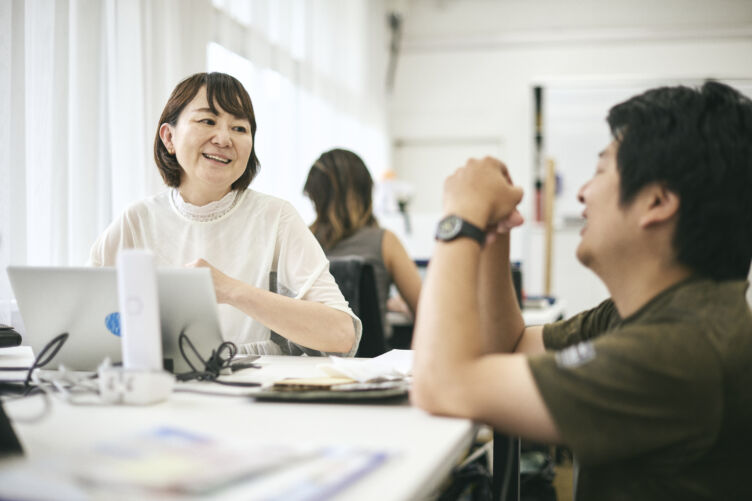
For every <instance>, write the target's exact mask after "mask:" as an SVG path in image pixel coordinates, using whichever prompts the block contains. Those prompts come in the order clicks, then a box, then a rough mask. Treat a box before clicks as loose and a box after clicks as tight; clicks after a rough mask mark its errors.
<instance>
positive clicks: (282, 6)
mask: <svg viewBox="0 0 752 501" xmlns="http://www.w3.org/2000/svg"><path fill="white" fill-rule="evenodd" d="M213 4H214V6H215V8H216V13H215V19H216V22H215V29H214V34H213V40H214V42H215V43H212V44H211V45H210V47H209V52H208V65H209V69H210V70H212V71H223V72H226V73H230V74H232V75H234V76H235V77H236V78H238V79H239V80H240V81H241V82H243V84H244V86H245V87H246V88H247V89H248V91H249V93H250V95H251V99H252V100H253V104H254V108H255V112H256V119H257V123H258V132H257V135H256V147H257V154H258V156H259V160H260V161H261V170H260V174H259V176H258V178H257V179H256V180H254V182H253V184H252V188H254V189H257V190H259V191H263V192H266V193H271V194H273V195H276V196H279V197H281V198H284V199H286V200H289V201H290V202H292V203H293V205H295V207H296V208H297V209H298V211H299V212H300V213H301V215H302V216H303V218H304V219H306V220H308V221H311V220H312V219H313V216H314V214H313V208H312V205H311V204H310V202H309V201H308V200H307V199H306V198H305V197H304V195H303V193H302V190H303V184H304V182H305V178H306V175H307V173H308V169H309V168H310V166H311V165H312V164H313V162H314V161H315V160H316V158H317V157H318V156H319V155H320V154H321V153H323V152H324V151H326V150H329V149H332V148H335V147H342V148H347V149H350V150H353V151H355V152H356V153H358V154H359V155H360V156H361V157H362V158H363V160H364V161H365V163H366V165H368V167H369V168H370V169H371V173H372V174H373V176H374V178H376V179H378V178H379V176H380V174H381V173H382V172H383V171H384V170H386V169H388V168H389V162H390V142H389V137H388V134H387V120H386V110H387V102H386V92H385V86H384V79H385V75H386V63H387V60H386V56H387V51H386V48H387V44H388V40H387V36H386V35H387V33H386V17H385V10H384V3H382V2H373V1H369V0H253V1H250V2H249V1H243V0H213Z"/></svg>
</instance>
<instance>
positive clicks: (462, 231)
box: [436, 214, 486, 245]
mask: <svg viewBox="0 0 752 501" xmlns="http://www.w3.org/2000/svg"><path fill="white" fill-rule="evenodd" d="M460 237H470V238H472V239H473V240H475V241H477V242H478V243H479V244H480V245H483V243H484V242H485V241H486V232H485V231H483V230H482V229H480V228H478V227H477V226H475V225H474V224H472V223H469V222H468V221H465V220H464V219H462V218H461V217H459V216H456V215H454V214H452V215H449V216H446V217H444V218H442V219H441V221H439V225H438V227H437V228H436V240H440V241H442V242H450V241H452V240H455V239H457V238H460Z"/></svg>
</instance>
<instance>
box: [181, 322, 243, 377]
mask: <svg viewBox="0 0 752 501" xmlns="http://www.w3.org/2000/svg"><path fill="white" fill-rule="evenodd" d="M186 345H187V346H188V348H190V349H191V350H192V351H193V354H194V356H195V357H196V358H198V360H200V361H201V365H203V370H198V369H197V368H196V366H194V365H193V364H192V363H191V361H190V359H189V358H188V355H186V349H185V347H186ZM178 347H179V348H180V354H181V355H182V357H183V360H185V362H186V363H187V364H188V367H190V368H191V371H190V372H185V373H183V374H176V375H175V377H176V378H177V380H178V381H191V380H193V379H196V380H198V381H214V380H215V379H217V378H218V377H219V373H220V371H222V370H223V369H227V368H230V362H231V361H232V358H233V357H234V356H235V355H236V354H237V353H238V347H237V346H235V343H233V342H231V341H224V342H223V343H222V344H220V345H219V347H218V348H217V349H216V350H212V352H211V355H210V356H209V359H208V360H204V358H203V357H202V356H201V354H200V353H199V352H198V350H197V349H196V347H195V346H194V345H193V343H192V342H191V339H190V338H189V337H188V336H187V335H186V334H185V332H181V333H180V336H179V337H178ZM225 351H226V352H227V355H225Z"/></svg>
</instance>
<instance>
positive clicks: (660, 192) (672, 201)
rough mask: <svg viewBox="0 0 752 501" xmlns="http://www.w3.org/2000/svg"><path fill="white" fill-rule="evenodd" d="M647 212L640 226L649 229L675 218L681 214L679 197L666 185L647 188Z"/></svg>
mask: <svg viewBox="0 0 752 501" xmlns="http://www.w3.org/2000/svg"><path fill="white" fill-rule="evenodd" d="M643 195H644V196H645V199H644V200H645V206H646V207H645V212H644V213H643V215H642V217H640V226H641V227H643V228H647V227H648V226H652V225H654V224H661V223H665V222H666V221H669V220H670V219H672V218H674V217H675V216H676V215H677V214H678V213H679V196H678V195H677V194H676V193H674V192H673V191H671V190H669V189H668V188H667V187H666V186H665V185H664V184H659V183H655V184H652V185H650V186H648V187H647V188H645V193H644V194H643Z"/></svg>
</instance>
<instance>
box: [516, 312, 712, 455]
mask: <svg viewBox="0 0 752 501" xmlns="http://www.w3.org/2000/svg"><path fill="white" fill-rule="evenodd" d="M529 365H530V369H531V371H532V374H533V377H534V379H535V381H536V384H537V387H538V389H539V391H540V392H541V395H542V397H543V400H544V401H545V403H546V406H547V408H548V410H549V411H550V412H551V415H552V416H553V419H554V422H555V423H556V426H557V428H558V430H559V433H560V435H561V437H562V439H563V442H564V443H565V444H567V445H568V446H570V447H571V448H572V450H573V451H574V453H575V454H576V455H577V457H578V459H579V461H580V462H581V463H583V464H594V463H603V462H608V461H617V460H620V459H625V458H628V457H637V456H639V455H641V454H643V453H647V452H652V453H653V454H658V455H659V456H660V454H661V451H665V452H666V453H669V452H670V453H672V454H676V453H677V452H678V453H681V454H682V455H685V456H688V457H692V455H695V456H697V455H699V454H701V453H702V452H703V451H704V450H706V447H707V446H708V445H709V443H711V441H712V440H714V437H715V436H716V434H717V432H718V429H719V426H720V419H721V416H720V409H721V399H722V398H723V396H722V389H721V377H722V375H721V367H720V361H719V358H718V356H717V354H716V352H715V351H714V349H713V347H712V345H711V344H710V343H709V341H708V340H707V338H706V337H704V336H703V335H702V333H700V332H698V328H697V327H696V326H695V327H693V326H688V325H687V326H677V325H676V324H672V325H668V324H666V325H653V326H650V327H646V326H631V327H625V328H623V329H620V330H619V331H616V332H612V333H609V334H607V335H604V336H601V337H599V338H597V339H594V340H590V341H584V342H582V343H580V344H576V345H573V346H570V347H569V348H566V349H564V350H562V351H560V352H551V351H549V352H546V353H545V354H542V355H538V356H535V357H531V358H530V359H529Z"/></svg>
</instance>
